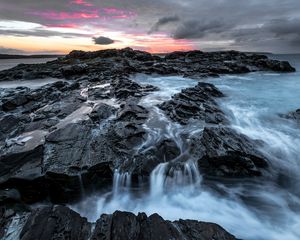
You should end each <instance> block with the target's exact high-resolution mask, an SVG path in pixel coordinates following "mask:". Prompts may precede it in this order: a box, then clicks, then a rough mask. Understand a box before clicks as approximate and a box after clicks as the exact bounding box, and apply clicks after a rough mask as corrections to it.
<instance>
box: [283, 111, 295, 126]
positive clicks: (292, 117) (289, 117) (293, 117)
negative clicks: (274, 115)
mask: <svg viewBox="0 0 300 240" xmlns="http://www.w3.org/2000/svg"><path fill="white" fill-rule="evenodd" d="M281 116H282V117H284V118H287V119H291V120H293V121H295V122H296V123H298V124H300V109H297V110H296V111H294V112H290V113H288V114H283V115H281Z"/></svg>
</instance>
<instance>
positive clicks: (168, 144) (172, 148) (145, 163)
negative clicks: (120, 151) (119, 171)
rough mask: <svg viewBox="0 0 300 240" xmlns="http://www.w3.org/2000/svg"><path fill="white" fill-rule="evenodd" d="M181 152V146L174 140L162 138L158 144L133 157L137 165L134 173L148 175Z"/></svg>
mask: <svg viewBox="0 0 300 240" xmlns="http://www.w3.org/2000/svg"><path fill="white" fill-rule="evenodd" d="M180 153H181V152H180V149H179V147H178V146H177V144H176V143H175V142H174V141H173V140H171V139H162V140H161V141H159V142H158V143H157V144H156V145H154V146H151V147H149V148H147V149H145V150H143V149H142V150H141V151H139V152H138V154H136V155H135V157H134V158H133V161H134V163H135V165H136V166H135V169H134V174H136V175H138V176H145V177H148V176H150V174H151V172H152V171H153V169H154V168H155V167H156V166H157V165H159V164H160V163H163V162H169V161H171V160H173V159H175V158H176V157H178V156H179V155H180ZM131 165H134V164H131Z"/></svg>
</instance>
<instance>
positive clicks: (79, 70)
mask: <svg viewBox="0 0 300 240" xmlns="http://www.w3.org/2000/svg"><path fill="white" fill-rule="evenodd" d="M87 67H88V65H86V64H77V65H71V66H67V67H63V68H61V72H62V74H63V76H64V77H66V78H69V77H71V76H73V75H82V74H84V73H86V72H87Z"/></svg>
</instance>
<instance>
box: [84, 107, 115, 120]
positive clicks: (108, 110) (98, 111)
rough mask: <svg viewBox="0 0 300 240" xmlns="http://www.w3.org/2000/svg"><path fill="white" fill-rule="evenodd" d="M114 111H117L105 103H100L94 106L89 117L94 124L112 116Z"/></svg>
mask: <svg viewBox="0 0 300 240" xmlns="http://www.w3.org/2000/svg"><path fill="white" fill-rule="evenodd" d="M116 111H117V109H116V108H115V107H113V106H110V105H108V104H105V103H100V104H97V105H96V106H94V108H93V110H92V112H91V113H90V114H89V116H90V118H91V119H92V120H93V121H94V122H101V121H103V120H105V119H107V118H109V117H110V116H112V115H113V114H114V113H115V112H116Z"/></svg>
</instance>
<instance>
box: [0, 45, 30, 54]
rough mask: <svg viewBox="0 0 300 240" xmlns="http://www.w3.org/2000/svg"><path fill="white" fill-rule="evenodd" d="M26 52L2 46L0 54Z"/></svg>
mask: <svg viewBox="0 0 300 240" xmlns="http://www.w3.org/2000/svg"><path fill="white" fill-rule="evenodd" d="M24 53H25V52H24V51H22V50H20V49H15V48H5V47H1V46H0V54H24Z"/></svg>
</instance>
